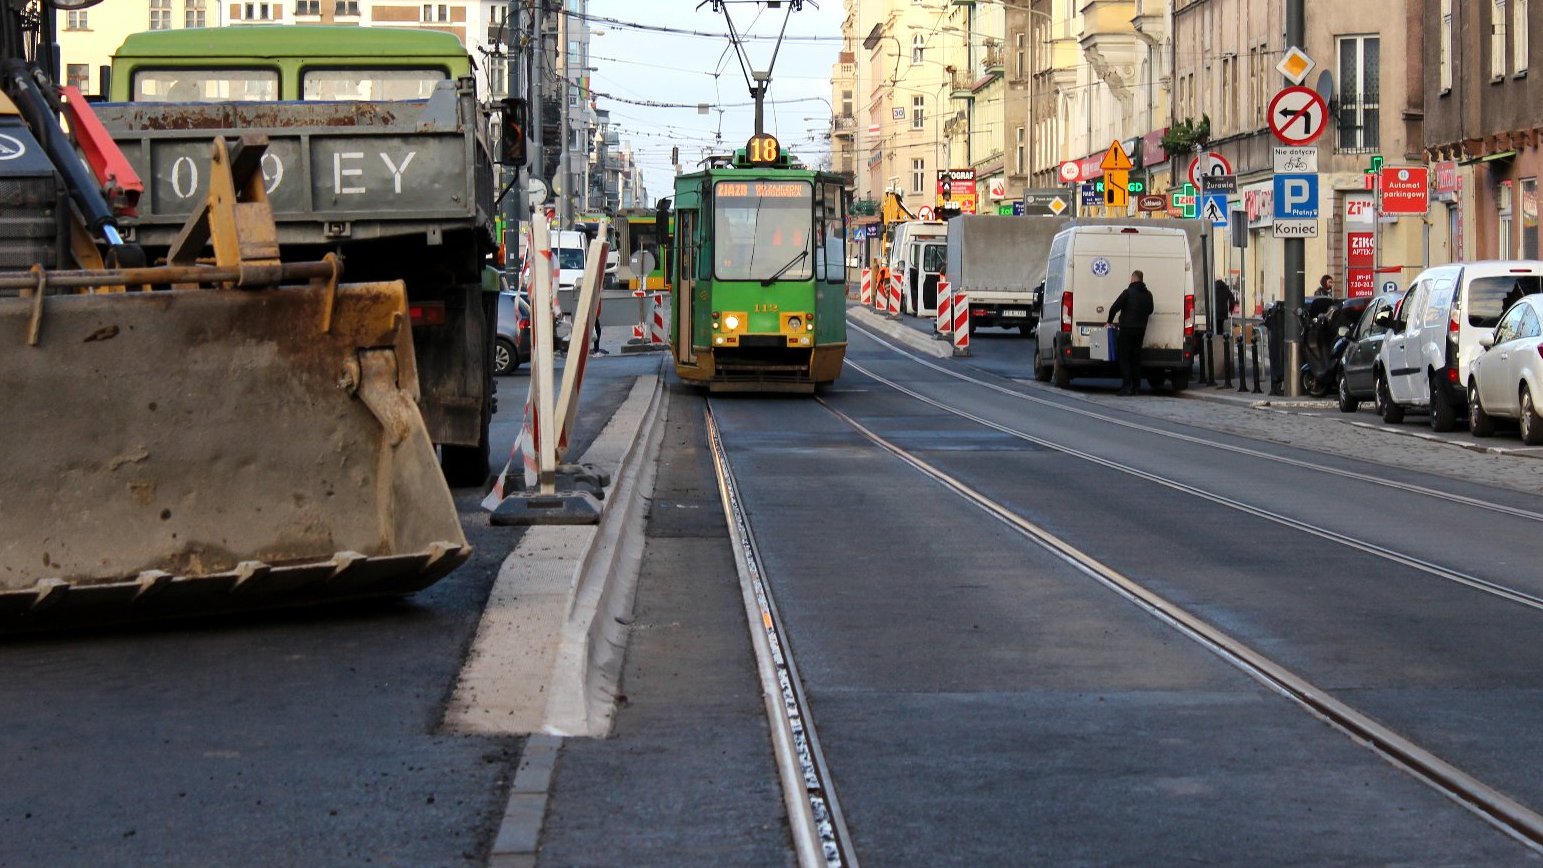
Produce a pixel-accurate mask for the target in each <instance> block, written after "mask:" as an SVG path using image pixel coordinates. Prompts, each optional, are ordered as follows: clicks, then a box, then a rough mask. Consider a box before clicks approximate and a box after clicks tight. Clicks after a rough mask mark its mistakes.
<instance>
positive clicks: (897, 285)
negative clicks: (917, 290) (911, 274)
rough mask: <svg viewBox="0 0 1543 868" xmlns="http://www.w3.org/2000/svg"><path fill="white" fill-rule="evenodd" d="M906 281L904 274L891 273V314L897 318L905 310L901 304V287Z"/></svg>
mask: <svg viewBox="0 0 1543 868" xmlns="http://www.w3.org/2000/svg"><path fill="white" fill-rule="evenodd" d="M904 281H905V273H904V272H899V273H891V274H890V276H889V312H890V313H891V314H894V315H895V316H897V317H898V316H900V312H901V311H902V310H903V309H904V308H903V306H902V305H901V303H900V295H901V286H902V284H903V283H904Z"/></svg>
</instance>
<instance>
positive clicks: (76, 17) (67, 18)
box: [64, 9, 91, 30]
mask: <svg viewBox="0 0 1543 868" xmlns="http://www.w3.org/2000/svg"><path fill="white" fill-rule="evenodd" d="M64 29H65V30H90V29H91V27H90V25H88V24H87V23H86V10H84V9H69V10H66V11H65V13H64Z"/></svg>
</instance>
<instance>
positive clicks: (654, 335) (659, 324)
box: [648, 292, 670, 344]
mask: <svg viewBox="0 0 1543 868" xmlns="http://www.w3.org/2000/svg"><path fill="white" fill-rule="evenodd" d="M648 341H649V343H653V344H667V343H669V342H670V331H669V328H668V327H666V325H665V322H664V293H662V292H656V293H654V304H653V316H652V328H650V330H649V333H648Z"/></svg>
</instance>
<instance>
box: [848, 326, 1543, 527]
mask: <svg viewBox="0 0 1543 868" xmlns="http://www.w3.org/2000/svg"><path fill="white" fill-rule="evenodd" d="M849 327H850V328H852V329H853V330H855V331H859V332H862V333H863V334H864V335H865V336H867V337H868V338H869V339H871V340H873V341H874V342H875V343H877V344H879V345H881V346H883V347H884V348H886V349H888V350H890V351H892V352H894V353H895V354H897V355H899V356H902V357H904V358H906V359H907V360H909V361H913V362H915V363H916V364H918V365H921V366H922V367H925V368H928V369H930V370H933V371H936V372H938V373H940V374H946V375H947V376H950V377H953V378H954V379H956V380H962V381H964V382H966V383H970V384H972V385H976V386H980V387H981V388H983V389H988V390H990V391H993V392H997V393H999V394H1002V395H1008V396H1011V397H1013V398H1017V399H1019V400H1023V401H1028V402H1029V403H1031V404H1038V405H1040V406H1042V407H1049V408H1052V409H1055V410H1060V411H1062V412H1064V413H1071V414H1073V415H1077V416H1082V417H1084V418H1088V419H1095V420H1097V421H1100V422H1106V423H1109V424H1111V425H1117V426H1119V427H1121V428H1126V429H1129V430H1132V431H1140V432H1142V433H1144V434H1155V435H1157V436H1160V437H1165V438H1168V439H1170V440H1178V441H1180V442H1184V443H1190V444H1193V445H1196V446H1203V447H1206V448H1210V449H1219V450H1222V451H1224V452H1231V453H1233V454H1236V455H1246V456H1248V457H1249V458H1257V459H1260V460H1264V461H1270V462H1273V463H1276V464H1284V465H1286V466H1289V467H1297V468H1301V469H1304V470H1313V471H1316V472H1318V473H1325V474H1328V475H1330V476H1337V477H1339V478H1341V479H1351V480H1354V481H1356V482H1363V483H1368V484H1371V485H1376V486H1379V487H1382V488H1391V489H1394V490H1396V491H1402V492H1404V493H1406V494H1415V495H1420V496H1422V497H1430V498H1434V499H1436V500H1442V501H1446V502H1448V503H1454V504H1458V505H1460V506H1467V507H1472V508H1474V509H1481V510H1485V511H1488V512H1497V513H1501V514H1503V515H1508V516H1511V517H1513V518H1519V519H1522V520H1524V521H1535V522H1540V523H1543V512H1537V511H1534V510H1530V509H1523V508H1521V507H1515V506H1508V505H1506V504H1503V503H1493V502H1490V501H1487V500H1480V499H1479V498H1476V497H1467V496H1465V495H1461V494H1456V493H1454V492H1450V491H1442V490H1440V489H1437V488H1429V487H1427V486H1423V485H1415V484H1413V483H1408V482H1398V481H1396V480H1392V479H1383V478H1381V477H1378V476H1373V475H1371V474H1369V473H1358V472H1356V471H1354V470H1345V469H1344V468H1340V467H1331V466H1328V465H1325V464H1319V463H1316V462H1312V461H1305V460H1303V459H1300V458H1290V457H1288V456H1285V455H1274V454H1271V453H1269V452H1264V451H1261V450H1258V449H1250V448H1248V447H1246V446H1236V445H1233V444H1230V443H1218V442H1216V441H1213V440H1207V439H1205V438H1204V437H1196V436H1195V435H1193V434H1183V433H1180V432H1178V431H1169V430H1166V429H1163V428H1158V427H1156V426H1153V425H1143V424H1141V423H1139V422H1132V421H1130V420H1128V419H1120V418H1117V417H1114V416H1110V415H1107V414H1105V413H1099V412H1095V411H1093V410H1086V409H1083V408H1081V407H1070V406H1067V405H1066V404H1064V403H1061V402H1059V401H1051V400H1048V399H1046V398H1040V397H1038V396H1035V395H1030V394H1028V393H1026V392H1021V391H1018V390H1016V389H1009V388H1007V387H1006V386H1002V385H999V384H997V383H992V382H989V381H986V380H983V379H980V378H978V377H972V376H970V375H968V374H965V373H961V372H959V371H955V370H950V369H949V368H947V367H945V366H943V365H939V364H937V363H935V362H932V361H929V360H927V359H924V358H922V357H921V356H918V355H915V354H913V353H910V352H907V351H906V350H905V349H904V348H902V347H899V346H896V345H895V344H893V343H891V342H890V341H888V340H885V339H884V337H883V336H881V335H878V334H876V333H874V332H871V331H869V330H867V329H865V328H863V327H862V326H859V325H851V326H849ZM846 364H847V366H848V367H851V368H853V369H855V370H858V371H861V372H862V373H863V374H866V375H867V376H869V377H873V378H874V379H880V378H879V377H878V376H877V375H876V374H874V373H873V372H872V371H871V370H869V369H868V368H864V367H863V366H862V365H861V363H858V362H855V361H852V360H851V359H848V360H847V362H846Z"/></svg>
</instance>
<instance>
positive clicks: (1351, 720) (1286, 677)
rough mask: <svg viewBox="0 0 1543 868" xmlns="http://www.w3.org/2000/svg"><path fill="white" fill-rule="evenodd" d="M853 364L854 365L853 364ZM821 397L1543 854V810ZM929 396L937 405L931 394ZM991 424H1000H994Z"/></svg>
mask: <svg viewBox="0 0 1543 868" xmlns="http://www.w3.org/2000/svg"><path fill="white" fill-rule="evenodd" d="M848 364H849V365H850V364H852V363H851V362H850V361H849V362H848ZM865 373H866V372H865ZM870 376H872V375H871V374H870ZM815 400H816V401H818V402H819V403H820V405H821V406H823V407H824V408H825V409H826V410H828V411H829V412H830V413H832V414H833V415H834V416H835V417H836V418H837V419H839V420H841V421H842V422H843V423H844V424H846V425H847V426H849V427H851V428H852V429H853V430H855V431H856V432H858V433H859V434H860V435H862V436H863V437H864V438H866V439H867V440H869V441H870V442H871V443H873V444H874V445H876V446H878V447H880V448H881V449H883V450H885V451H886V452H888V453H890V454H891V455H893V456H894V457H896V458H897V459H899V460H900V461H902V462H903V463H905V464H907V465H908V466H910V467H912V468H913V469H915V470H916V471H918V472H919V473H921V474H922V475H924V476H926V477H928V478H930V479H932V480H933V481H934V482H936V483H938V484H940V485H941V486H943V487H944V488H946V489H948V490H949V491H951V492H953V493H954V494H955V495H957V496H959V497H961V498H962V499H964V500H965V501H966V502H968V503H970V504H972V505H973V506H975V507H977V508H978V509H980V510H982V511H983V512H985V513H986V514H987V515H989V516H991V517H992V518H993V519H995V520H997V521H999V522H1001V523H1002V524H1003V525H1005V526H1007V527H1008V528H1010V529H1012V530H1014V531H1016V532H1018V533H1019V534H1021V535H1023V536H1024V537H1025V538H1027V539H1028V540H1030V541H1031V542H1033V543H1034V544H1036V545H1038V546H1039V547H1040V548H1042V549H1043V550H1045V551H1046V552H1048V553H1050V554H1051V555H1052V556H1053V557H1055V558H1057V559H1058V560H1060V561H1061V562H1063V563H1065V564H1066V565H1068V566H1070V567H1071V568H1073V569H1074V570H1076V571H1078V572H1079V573H1082V574H1083V575H1086V576H1088V577H1090V578H1092V579H1093V580H1095V581H1097V582H1098V583H1099V584H1101V585H1103V586H1104V587H1105V588H1107V589H1109V590H1110V591H1112V592H1114V593H1115V594H1116V595H1118V596H1120V597H1122V598H1123V599H1125V600H1127V601H1129V602H1131V603H1132V604H1134V605H1136V606H1137V607H1138V608H1140V609H1141V610H1143V611H1144V612H1146V613H1147V614H1149V615H1151V616H1152V617H1154V618H1156V619H1157V620H1159V621H1161V622H1162V623H1164V624H1167V625H1169V626H1170V627H1172V628H1174V629H1175V630H1176V631H1177V632H1179V633H1180V634H1182V635H1184V636H1186V637H1188V638H1189V639H1191V640H1193V641H1195V642H1197V643H1198V644H1200V645H1201V646H1202V647H1205V648H1207V649H1208V650H1210V651H1212V652H1213V653H1215V654H1216V655H1217V656H1218V657H1220V658H1221V659H1222V660H1224V661H1225V662H1227V663H1228V664H1230V665H1232V666H1233V667H1235V668H1237V669H1239V670H1240V671H1242V672H1244V673H1245V674H1247V675H1249V676H1250V677H1251V678H1253V679H1255V680H1256V681H1258V682H1259V683H1260V684H1262V685H1264V686H1265V687H1266V688H1267V689H1269V690H1271V691H1273V692H1275V693H1277V694H1279V695H1282V696H1284V697H1286V698H1288V699H1290V700H1291V701H1293V702H1295V703H1296V704H1297V705H1299V706H1300V707H1302V708H1304V709H1306V710H1307V711H1308V712H1310V713H1311V714H1313V715H1314V716H1316V717H1318V718H1319V719H1321V720H1323V721H1325V722H1326V723H1328V724H1329V725H1331V726H1333V727H1334V728H1336V729H1338V730H1339V731H1340V732H1342V733H1343V734H1345V735H1347V736H1349V737H1350V738H1351V739H1352V740H1354V741H1357V742H1360V743H1361V744H1363V745H1364V746H1366V747H1368V748H1369V749H1371V750H1373V751H1374V752H1375V753H1376V754H1377V755H1379V756H1381V757H1383V758H1384V759H1385V760H1387V761H1388V762H1389V763H1390V764H1392V765H1393V766H1395V767H1396V768H1399V769H1402V770H1404V771H1405V772H1407V773H1408V774H1410V775H1411V776H1412V777H1414V778H1415V779H1416V780H1419V781H1421V782H1422V783H1425V784H1426V785H1428V786H1430V787H1431V788H1433V789H1435V790H1436V791H1437V792H1439V793H1441V794H1442V795H1444V796H1446V797H1447V798H1449V799H1451V800H1452V801H1453V802H1455V803H1456V804H1458V805H1460V806H1462V807H1464V808H1465V809H1467V810H1469V811H1471V812H1473V813H1474V814H1476V815H1477V816H1479V817H1480V818H1482V819H1483V820H1485V821H1486V822H1488V823H1489V824H1490V825H1492V826H1494V827H1496V828H1497V829H1499V830H1500V831H1501V832H1503V833H1505V834H1506V835H1508V836H1510V837H1512V838H1514V839H1516V840H1518V841H1520V842H1522V843H1524V844H1526V845H1527V846H1528V847H1529V848H1530V849H1532V850H1533V851H1535V852H1538V853H1543V815H1540V814H1539V813H1538V812H1536V811H1534V810H1532V809H1531V808H1529V807H1527V806H1526V805H1524V804H1522V803H1521V802H1519V801H1517V800H1516V799H1514V798H1512V797H1511V796H1509V795H1507V794H1505V793H1503V792H1501V791H1500V790H1498V789H1496V788H1494V787H1492V786H1490V785H1489V784H1486V783H1484V782H1483V781H1481V780H1479V779H1478V778H1476V777H1474V776H1473V775H1470V774H1469V773H1467V772H1465V771H1463V770H1462V769H1461V768H1459V767H1457V766H1455V765H1453V764H1452V763H1449V762H1447V761H1446V760H1443V759H1441V758H1440V757H1439V756H1437V755H1436V754H1434V753H1433V752H1431V751H1430V750H1427V749H1426V748H1424V747H1421V746H1420V745H1419V744H1418V743H1416V742H1414V741H1413V740H1411V739H1410V738H1408V737H1406V736H1404V735H1402V734H1401V733H1399V732H1398V731H1396V730H1394V729H1393V728H1391V727H1389V726H1387V725H1385V724H1383V723H1381V722H1380V721H1378V720H1376V719H1375V718H1373V717H1371V716H1370V715H1368V714H1365V713H1363V712H1361V711H1359V710H1358V709H1356V708H1355V707H1354V706H1352V705H1349V704H1348V703H1345V702H1342V701H1341V700H1339V699H1336V698H1335V697H1334V696H1333V695H1332V694H1331V693H1330V692H1329V691H1327V690H1325V689H1323V688H1320V687H1318V686H1317V685H1315V684H1313V683H1312V682H1311V681H1309V680H1308V679H1306V678H1305V677H1303V676H1301V675H1298V674H1297V673H1296V672H1294V671H1293V670H1291V669H1289V668H1287V667H1286V666H1284V665H1282V664H1279V663H1277V662H1275V661H1274V660H1273V659H1272V658H1270V657H1268V656H1267V655H1265V654H1263V653H1261V652H1259V651H1256V650H1255V649H1253V648H1252V647H1251V646H1249V645H1247V644H1246V643H1244V642H1242V641H1240V640H1237V639H1235V638H1233V637H1232V636H1231V635H1230V634H1228V633H1227V632H1226V631H1224V630H1222V629H1220V628H1218V627H1215V626H1213V625H1211V624H1210V623H1209V622H1208V621H1206V620H1205V619H1203V618H1201V617H1199V616H1197V615H1194V614H1192V613H1191V612H1189V611H1188V610H1186V609H1184V608H1183V607H1181V606H1179V605H1177V604H1175V603H1173V602H1171V601H1169V600H1168V599H1167V598H1165V597H1163V596H1162V595H1161V594H1159V593H1157V592H1156V591H1154V590H1152V589H1150V588H1147V587H1146V586H1144V585H1142V584H1141V583H1140V582H1137V581H1136V580H1134V579H1131V578H1130V577H1128V576H1126V575H1124V574H1123V573H1120V572H1119V571H1117V570H1115V569H1114V568H1112V567H1110V566H1108V565H1107V564H1104V563H1103V562H1101V561H1099V560H1098V559H1097V558H1095V557H1093V556H1092V555H1090V554H1088V553H1087V552H1084V551H1082V550H1081V549H1079V548H1077V547H1075V546H1073V545H1072V544H1070V543H1068V542H1066V541H1065V540H1063V539H1061V538H1060V537H1059V536H1057V535H1055V534H1054V533H1052V532H1050V531H1049V530H1046V529H1045V528H1043V527H1041V526H1039V525H1037V524H1035V523H1034V522H1032V521H1029V520H1028V519H1025V518H1023V517H1022V516H1020V515H1017V514H1016V513H1014V512H1012V510H1010V509H1008V508H1007V507H1006V506H1004V505H1002V504H1001V503H1000V502H998V501H996V500H994V499H992V498H991V497H989V496H988V495H986V494H984V493H983V492H981V491H979V490H977V489H975V488H973V487H971V486H969V485H968V484H966V483H964V482H962V481H960V480H959V479H957V478H955V477H953V476H952V475H950V474H949V473H947V472H946V471H944V470H942V469H940V468H938V467H937V466H935V465H933V464H931V463H930V462H928V461H927V460H926V459H923V458H921V457H920V456H918V455H916V454H915V453H913V452H911V451H909V450H907V449H905V448H904V447H902V446H900V445H898V444H896V443H895V442H893V441H891V440H889V439H888V438H886V437H884V436H883V435H881V434H879V433H877V432H876V431H874V430H872V429H870V428H868V427H867V426H866V425H864V424H863V423H861V422H859V421H858V420H856V419H854V418H853V417H852V416H850V415H848V414H847V413H845V412H843V411H841V410H840V409H837V408H836V407H834V406H832V405H831V404H830V403H829V402H828V401H826V400H825V399H824V398H823V397H819V396H817V397H816V399H815ZM923 400H925V401H927V402H928V403H936V402H932V401H931V400H930V399H926V398H923ZM945 409H946V408H945ZM987 424H988V425H992V427H999V426H995V425H994V424H992V423H987ZM999 430H1000V428H999ZM1025 436H1027V435H1025Z"/></svg>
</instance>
